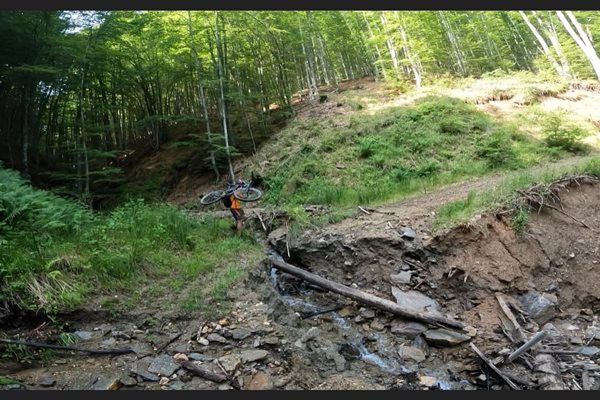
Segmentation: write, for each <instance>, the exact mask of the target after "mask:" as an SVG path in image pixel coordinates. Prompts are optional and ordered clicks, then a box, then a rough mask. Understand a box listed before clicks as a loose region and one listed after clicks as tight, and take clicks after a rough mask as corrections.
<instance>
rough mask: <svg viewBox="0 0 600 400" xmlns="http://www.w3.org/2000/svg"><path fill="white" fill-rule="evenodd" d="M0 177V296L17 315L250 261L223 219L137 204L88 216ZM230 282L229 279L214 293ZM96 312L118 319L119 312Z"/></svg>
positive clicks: (12, 177) (252, 247)
mask: <svg viewBox="0 0 600 400" xmlns="http://www.w3.org/2000/svg"><path fill="white" fill-rule="evenodd" d="M0 176H1V177H3V178H5V179H4V180H3V181H2V183H1V184H0V188H1V190H0V204H1V205H2V212H1V213H0V218H2V219H1V221H2V225H1V229H2V236H1V239H0V278H1V280H0V282H2V283H1V284H0V296H1V297H2V298H4V299H6V300H8V301H9V302H10V303H12V304H14V305H16V306H18V307H21V308H23V309H29V310H34V311H40V310H41V311H45V312H49V313H54V312H58V311H66V310H70V309H72V308H74V307H76V306H78V305H79V304H81V303H82V302H83V301H85V300H86V299H88V298H89V297H90V296H92V295H94V294H98V293H100V292H102V291H105V290H109V291H113V290H122V291H123V290H124V291H129V290H132V287H131V286H130V284H131V282H133V281H134V280H135V281H138V282H139V281H140V280H144V279H145V277H148V278H149V279H151V280H150V282H149V283H150V285H149V289H148V290H152V288H153V287H156V288H159V287H160V285H157V282H155V280H156V278H157V277H161V276H165V277H167V276H168V277H169V278H174V277H178V276H181V277H183V278H185V279H190V278H194V277H196V276H199V275H202V274H206V273H212V272H213V271H214V270H215V268H216V267H217V266H219V265H229V266H231V265H236V264H235V262H236V260H237V258H238V256H239V255H240V254H244V253H247V254H248V255H249V256H250V255H251V256H252V257H256V249H257V247H258V246H257V243H256V241H255V240H254V239H253V238H251V237H249V236H247V235H242V236H238V235H233V234H232V232H231V229H230V225H231V222H230V221H228V220H225V219H223V218H203V219H200V220H198V219H194V218H192V217H190V216H189V215H187V214H185V213H183V212H181V211H180V210H179V209H177V208H176V207H174V206H172V205H165V204H155V203H147V202H146V201H144V200H142V199H136V200H130V201H128V202H127V203H125V204H124V205H122V206H120V207H118V208H116V209H115V210H113V211H111V212H109V213H105V214H97V215H96V216H92V215H91V213H90V212H89V211H87V210H86V209H85V208H83V207H82V206H80V205H78V204H77V203H75V202H73V201H69V200H66V199H62V198H60V197H58V196H55V195H52V194H49V193H47V192H44V191H41V190H35V189H32V188H31V187H29V186H28V185H27V184H26V183H25V182H24V181H23V180H22V179H21V178H19V177H18V175H17V174H16V173H15V172H14V171H10V170H4V169H0ZM15 192H16V193H18V194H20V196H19V201H16V200H17V199H16V198H15V197H14V194H15ZM33 244H35V246H33ZM174 255H175V256H174ZM232 268H233V267H232ZM233 281H234V280H233V276H232V275H231V274H229V275H227V277H226V278H223V280H222V282H221V284H220V286H219V287H221V288H225V287H226V286H227V285H228V284H229V283H232V282H233ZM204 283H205V282H204V281H202V280H201V281H199V283H198V284H199V285H200V287H202V285H203V284H204ZM153 285H156V286H153ZM136 287H137V285H136ZM219 290H222V289H219ZM217 292H218V290H217ZM104 306H105V307H108V308H110V309H114V311H115V312H118V310H119V307H121V306H122V304H120V300H114V299H111V303H110V304H109V303H106V302H105V304H104ZM63 339H65V340H71V339H73V338H69V337H67V336H64V338H63Z"/></svg>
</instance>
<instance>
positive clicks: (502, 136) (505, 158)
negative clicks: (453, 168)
mask: <svg viewBox="0 0 600 400" xmlns="http://www.w3.org/2000/svg"><path fill="white" fill-rule="evenodd" d="M476 151H477V155H478V156H479V157H482V158H485V159H486V161H487V163H488V165H489V166H490V168H492V169H493V168H499V167H503V166H507V165H509V164H510V163H512V162H514V161H515V159H516V154H515V151H514V149H513V145H512V141H511V136H510V135H509V134H507V133H505V132H504V131H495V132H493V133H491V134H489V135H487V136H485V137H484V138H483V140H481V141H480V142H479V143H478V145H477V150H476Z"/></svg>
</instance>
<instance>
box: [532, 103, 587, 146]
mask: <svg viewBox="0 0 600 400" xmlns="http://www.w3.org/2000/svg"><path fill="white" fill-rule="evenodd" d="M542 132H543V134H544V140H545V141H546V143H547V144H548V146H552V147H558V148H561V149H564V150H567V151H572V152H575V151H580V150H582V145H581V143H580V142H579V140H580V139H581V138H583V137H585V136H587V132H586V131H585V130H584V129H582V128H580V127H578V126H575V125H574V124H572V123H569V122H566V121H565V117H564V115H560V114H555V113H552V114H548V115H547V117H546V119H545V121H544V122H543V130H542Z"/></svg>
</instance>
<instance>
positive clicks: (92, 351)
mask: <svg viewBox="0 0 600 400" xmlns="http://www.w3.org/2000/svg"><path fill="white" fill-rule="evenodd" d="M0 343H6V344H18V345H22V346H29V347H39V348H43V349H54V350H69V351H80V352H83V353H90V354H127V353H135V351H133V350H132V349H130V348H125V349H105V350H95V349H83V348H81V347H72V346H60V345H57V344H49V343H39V342H24V341H20V340H11V339H0Z"/></svg>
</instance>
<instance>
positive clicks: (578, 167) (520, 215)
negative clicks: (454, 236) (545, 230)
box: [433, 157, 600, 233]
mask: <svg viewBox="0 0 600 400" xmlns="http://www.w3.org/2000/svg"><path fill="white" fill-rule="evenodd" d="M571 174H590V175H594V176H600V159H599V158H598V157H586V158H584V159H582V160H581V161H579V162H578V163H577V164H575V165H571V166H564V167H554V168H549V169H547V170H543V171H541V172H538V173H532V172H531V171H528V172H515V173H513V174H511V175H509V176H507V177H506V178H505V179H504V180H503V181H502V183H501V184H500V185H499V186H498V187H497V188H496V189H494V190H490V191H485V192H482V193H477V194H475V193H474V192H470V193H469V194H468V196H467V198H466V199H464V200H456V201H451V202H448V203H446V204H444V205H443V206H442V207H440V209H439V210H438V211H437V212H436V215H435V219H434V221H433V226H434V229H436V230H440V229H444V228H448V227H450V226H453V225H457V224H460V223H466V222H468V220H469V219H470V218H472V217H473V216H474V215H475V214H481V213H485V212H492V211H494V210H498V209H500V208H508V209H509V210H510V214H511V221H512V225H513V229H514V230H515V231H516V232H517V233H523V232H524V231H525V229H526V228H527V225H528V223H529V214H530V211H531V210H530V207H529V206H528V205H527V203H526V202H525V201H524V199H523V198H522V195H521V194H520V193H519V191H520V190H523V189H526V188H528V187H531V186H533V185H539V184H544V183H551V182H553V181H556V180H557V179H559V178H561V177H564V176H567V175H571Z"/></svg>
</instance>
